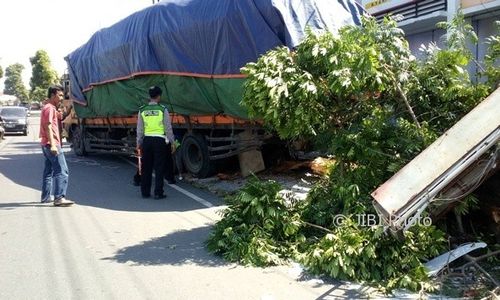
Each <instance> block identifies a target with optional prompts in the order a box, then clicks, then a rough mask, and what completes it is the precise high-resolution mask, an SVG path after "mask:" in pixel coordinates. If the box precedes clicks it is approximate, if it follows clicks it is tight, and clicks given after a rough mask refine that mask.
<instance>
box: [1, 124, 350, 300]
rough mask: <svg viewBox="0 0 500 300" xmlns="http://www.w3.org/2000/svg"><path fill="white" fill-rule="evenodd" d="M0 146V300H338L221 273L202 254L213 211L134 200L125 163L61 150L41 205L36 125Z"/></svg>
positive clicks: (251, 274)
mask: <svg viewBox="0 0 500 300" xmlns="http://www.w3.org/2000/svg"><path fill="white" fill-rule="evenodd" d="M6 138H7V139H6V140H5V141H3V142H1V143H0V299H346V298H350V297H353V298H357V297H359V296H357V294H356V289H357V288H354V289H352V287H351V290H345V289H344V288H342V287H341V286H340V285H335V284H332V283H328V284H327V283H324V282H322V281H320V280H317V279H308V280H298V279H297V277H298V276H300V272H299V271H300V270H297V268H293V267H273V268H265V269H261V268H252V267H243V266H239V265H236V264H231V263H227V262H225V261H224V260H222V259H221V258H219V257H217V256H214V255H211V254H210V253H208V252H207V251H206V249H205V248H204V241H205V240H206V238H207V235H208V234H209V232H210V226H211V225H212V224H213V223H214V222H215V221H216V220H218V219H219V214H218V211H220V210H221V209H223V206H222V201H221V200H220V199H219V198H217V197H216V196H214V195H212V194H210V193H208V192H206V191H202V190H198V189H196V188H193V187H191V186H189V185H188V184H185V183H179V184H178V185H175V186H169V185H167V187H166V194H167V199H164V200H153V199H147V200H146V199H142V198H141V197H140V190H139V188H138V187H136V186H133V184H132V176H133V174H134V172H135V169H134V166H133V165H132V164H131V162H129V161H126V160H124V159H122V158H120V157H114V156H109V155H93V156H88V157H77V156H75V155H74V154H73V153H72V152H71V151H70V149H69V148H68V147H67V146H66V147H65V151H67V152H66V159H67V161H68V165H69V169H70V181H69V188H68V193H67V197H68V198H69V199H71V200H74V201H75V202H76V204H75V205H74V206H72V207H54V206H52V205H49V204H41V203H39V201H40V186H41V175H42V169H43V155H42V154H41V149H40V146H39V143H38V117H37V116H32V117H31V131H30V133H29V135H28V136H26V137H24V136H21V135H19V136H12V135H9V136H7V137H6Z"/></svg>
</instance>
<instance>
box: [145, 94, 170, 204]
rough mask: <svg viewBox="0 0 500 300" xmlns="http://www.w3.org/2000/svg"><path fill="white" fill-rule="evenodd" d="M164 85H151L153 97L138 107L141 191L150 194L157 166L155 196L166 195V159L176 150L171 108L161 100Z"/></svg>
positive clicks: (147, 196)
mask: <svg viewBox="0 0 500 300" xmlns="http://www.w3.org/2000/svg"><path fill="white" fill-rule="evenodd" d="M161 94H162V90H161V88H159V87H157V86H152V87H150V88H149V96H150V100H149V103H148V104H147V105H144V106H142V107H141V108H140V109H139V114H138V116H137V147H138V148H139V150H140V151H141V153H142V176H141V194H142V197H143V198H149V197H151V179H152V175H153V169H154V170H155V188H154V198H155V199H164V198H165V197H166V196H165V194H164V191H163V178H164V173H165V165H166V164H165V162H166V161H165V160H166V159H169V160H171V159H172V152H174V151H175V143H174V134H173V132H172V123H171V122H170V117H169V114H168V110H167V108H166V107H165V106H163V105H161V104H160V97H161Z"/></svg>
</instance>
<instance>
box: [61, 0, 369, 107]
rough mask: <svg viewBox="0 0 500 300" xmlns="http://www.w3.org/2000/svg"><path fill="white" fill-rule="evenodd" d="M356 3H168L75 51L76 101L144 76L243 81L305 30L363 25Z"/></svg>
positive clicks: (245, 0)
mask: <svg viewBox="0 0 500 300" xmlns="http://www.w3.org/2000/svg"><path fill="white" fill-rule="evenodd" d="M360 13H361V7H360V6H359V5H358V4H356V3H355V2H354V1H353V0H164V1H162V2H159V3H157V4H154V5H152V6H150V7H148V8H146V9H143V10H141V11H138V12H136V13H134V14H132V15H130V16H129V17H127V18H125V19H123V20H121V21H120V22H118V23H116V24H114V25H112V26H111V27H108V28H104V29H102V30H100V31H98V32H96V33H95V34H94V35H93V36H92V37H91V38H90V40H89V41H88V42H87V43H86V44H84V45H82V46H81V47H80V48H78V49H76V50H75V51H73V52H72V53H70V54H69V55H68V56H67V57H66V58H65V59H66V61H67V63H68V72H69V75H70V80H71V86H72V96H73V97H74V98H75V99H77V100H80V101H82V102H86V99H85V97H84V92H85V91H87V90H89V89H91V88H92V87H93V86H96V85H101V84H105V83H109V82H116V81H117V80H121V79H130V78H134V77H135V76H139V75H148V74H167V75H179V76H191V77H202V78H203V77H206V78H237V77H238V76H239V77H241V76H242V75H241V73H240V68H241V67H243V66H244V65H245V64H246V63H248V62H251V61H256V60H257V58H258V57H259V56H260V55H262V54H264V53H265V52H267V51H268V50H270V49H272V48H275V47H277V46H281V45H286V46H288V47H290V48H293V47H295V46H297V45H298V44H299V42H300V41H301V39H302V37H303V36H304V34H305V29H306V28H307V27H309V28H311V29H312V30H313V31H318V30H330V31H332V32H336V31H337V30H338V28H339V27H341V26H343V25H346V24H355V23H358V24H359V22H360V17H359V16H360Z"/></svg>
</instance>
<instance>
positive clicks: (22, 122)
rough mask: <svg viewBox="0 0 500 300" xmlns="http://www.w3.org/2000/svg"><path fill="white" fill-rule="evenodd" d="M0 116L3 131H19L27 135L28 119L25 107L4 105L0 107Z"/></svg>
mask: <svg viewBox="0 0 500 300" xmlns="http://www.w3.org/2000/svg"><path fill="white" fill-rule="evenodd" d="M0 117H1V119H2V123H3V124H2V126H3V128H4V129H5V133H9V132H21V133H22V134H23V135H28V132H29V121H28V112H27V110H26V108H25V107H20V106H5V107H2V108H0Z"/></svg>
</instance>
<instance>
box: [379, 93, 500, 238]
mask: <svg viewBox="0 0 500 300" xmlns="http://www.w3.org/2000/svg"><path fill="white" fill-rule="evenodd" d="M499 160H500V88H498V89H497V90H496V91H494V92H493V93H492V94H491V95H490V96H489V97H487V98H486V99H485V100H483V101H482V102H481V103H480V104H479V105H477V106H476V107H475V108H474V109H473V110H472V111H470V112H469V113H468V114H467V115H465V116H464V117H463V118H462V119H461V120H460V121H459V122H457V123H456V124H455V125H454V126H453V127H451V128H450V129H449V130H448V131H446V132H445V133H444V134H443V135H442V136H441V137H439V138H438V139H437V140H436V141H435V142H434V143H432V144H431V145H430V146H429V147H428V148H427V149H425V150H424V151H422V153H420V154H419V155H418V156H417V157H415V158H414V159H413V160H412V161H410V162H409V163H408V164H407V165H406V166H405V167H403V168H402V169H401V170H400V171H399V172H397V173H396V174H395V175H394V176H392V177H391V178H390V179H389V180H387V181H386V182H385V183H384V184H382V185H381V186H379V187H378V188H377V189H376V190H375V191H374V192H373V193H372V194H371V195H372V197H373V198H374V199H375V200H374V202H373V204H374V207H375V209H376V210H377V212H378V214H379V216H380V217H381V219H382V220H383V222H384V223H385V224H386V225H387V226H388V228H389V230H390V231H391V232H393V233H398V234H400V233H402V232H404V231H405V230H407V229H408V228H409V227H410V226H411V225H412V224H414V223H415V222H417V221H418V218H419V216H420V215H421V214H422V212H423V211H424V210H425V209H426V208H427V207H428V206H429V204H431V203H433V204H436V205H433V208H432V211H431V213H432V214H433V215H434V216H436V215H439V214H442V213H444V212H446V211H447V210H448V209H450V207H453V205H454V204H457V203H458V201H460V200H461V199H463V198H464V197H465V196H467V195H469V194H470V193H472V192H473V191H474V190H475V189H476V188H477V187H479V186H480V185H481V184H482V182H483V181H484V180H485V179H486V178H488V177H489V176H491V175H493V174H494V173H495V172H496V171H498V169H499Z"/></svg>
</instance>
